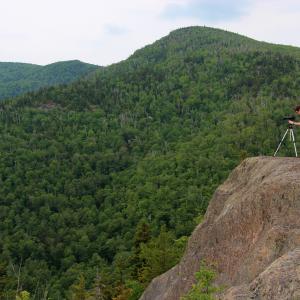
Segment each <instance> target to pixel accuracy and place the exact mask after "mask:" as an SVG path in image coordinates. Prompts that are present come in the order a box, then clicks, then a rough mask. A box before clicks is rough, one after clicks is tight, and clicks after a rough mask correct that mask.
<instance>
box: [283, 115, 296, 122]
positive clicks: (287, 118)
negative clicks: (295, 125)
mask: <svg viewBox="0 0 300 300" xmlns="http://www.w3.org/2000/svg"><path fill="white" fill-rule="evenodd" d="M282 120H284V121H295V120H296V118H295V116H288V117H283V118H282Z"/></svg>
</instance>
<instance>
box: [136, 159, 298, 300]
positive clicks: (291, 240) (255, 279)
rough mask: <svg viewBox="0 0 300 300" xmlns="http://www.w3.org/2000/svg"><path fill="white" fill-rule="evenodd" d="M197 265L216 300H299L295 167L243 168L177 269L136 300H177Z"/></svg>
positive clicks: (292, 162)
mask: <svg viewBox="0 0 300 300" xmlns="http://www.w3.org/2000/svg"><path fill="white" fill-rule="evenodd" d="M203 259H204V260H206V261H207V262H208V263H213V264H214V265H215V266H216V269H217V272H218V277H217V280H216V284H221V285H224V286H225V287H226V288H225V291H224V292H223V294H222V295H220V299H223V300H225V299H226V300H229V299H239V300H241V299H300V159H297V158H279V157H276V158H274V157H255V158H249V159H246V160H245V161H243V162H242V163H241V164H240V165H239V166H238V167H237V168H236V169H235V170H234V171H233V172H232V173H231V175H230V176H229V178H228V179H227V180H226V181H225V182H224V184H222V185H221V186H220V187H219V188H218V189H217V190H216V192H215V194H214V196H213V198H212V200H211V202H210V205H209V207H208V210H207V213H206V215H205V219H204V221H203V222H202V223H201V224H200V225H198V227H197V228H196V229H195V230H194V232H193V234H192V236H191V237H190V239H189V242H188V246H187V249H186V252H185V255H184V257H183V258H182V260H181V262H180V263H179V264H178V265H176V266H175V267H173V268H172V269H171V270H169V271H168V272H166V273H165V274H162V275H161V276H159V277H157V278H155V279H154V280H153V281H152V282H151V284H150V285H149V287H148V288H147V289H146V291H145V292H144V294H143V295H142V297H141V298H140V300H176V299H180V297H181V296H182V295H184V294H185V293H186V292H187V291H188V290H189V289H190V288H191V285H192V284H193V282H194V273H195V272H196V271H197V270H198V269H199V264H200V261H201V260H203Z"/></svg>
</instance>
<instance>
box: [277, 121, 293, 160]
mask: <svg viewBox="0 0 300 300" xmlns="http://www.w3.org/2000/svg"><path fill="white" fill-rule="evenodd" d="M288 133H289V135H290V141H292V142H293V144H294V149H295V155H296V157H298V153H297V148H296V143H295V135H294V130H293V125H289V126H288V128H287V130H286V131H285V133H284V135H283V137H282V139H281V141H280V143H279V145H278V147H277V149H276V151H275V153H274V156H276V154H277V152H278V151H279V148H280V146H281V144H282V142H283V141H284V139H285V137H286V135H287V134H288Z"/></svg>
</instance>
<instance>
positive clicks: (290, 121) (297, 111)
mask: <svg viewBox="0 0 300 300" xmlns="http://www.w3.org/2000/svg"><path fill="white" fill-rule="evenodd" d="M295 113H296V114H297V115H300V105H297V106H296V107H295ZM288 122H289V123H290V124H291V125H297V126H300V122H295V121H292V120H288Z"/></svg>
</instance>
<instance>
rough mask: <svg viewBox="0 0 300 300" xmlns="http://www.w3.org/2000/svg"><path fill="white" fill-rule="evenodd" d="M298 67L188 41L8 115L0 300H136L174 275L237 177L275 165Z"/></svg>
mask: <svg viewBox="0 0 300 300" xmlns="http://www.w3.org/2000/svg"><path fill="white" fill-rule="evenodd" d="M299 55H300V49H298V48H293V47H287V46H278V45H271V44H267V43H261V42H257V41H254V40H252V39H248V38H246V37H242V36H240V35H237V34H233V33H230V32H226V31H222V30H218V29H212V28H206V27H189V28H183V29H179V30H176V31H174V32H171V33H170V35H168V36H167V37H165V38H163V39H161V40H159V41H157V42H155V43H154V44H153V45H150V46H147V47H145V48H143V49H141V50H138V51H137V52H136V53H134V54H133V55H132V56H131V57H130V58H129V59H127V60H126V61H123V62H121V63H118V64H115V65H112V66H109V67H105V68H101V69H100V70H99V71H97V72H96V73H95V74H94V75H92V76H90V77H89V78H86V79H82V80H80V81H77V82H76V83H73V84H70V85H68V86H60V87H51V88H46V89H42V90H40V91H39V92H37V93H30V94H26V95H24V96H22V97H19V98H17V99H12V100H7V101H3V102H2V103H1V105H0V132H1V138H2V140H1V144H0V153H1V154H0V170H1V175H0V221H1V222H0V261H1V263H2V267H1V268H0V273H1V274H2V277H1V278H3V280H1V281H0V285H1V284H2V286H3V288H2V290H3V291H5V292H3V293H2V294H3V295H4V296H3V297H5V295H6V294H9V293H10V291H12V292H11V294H14V293H16V290H18V291H21V290H27V291H29V292H30V293H31V295H32V297H34V299H46V298H47V297H44V296H43V295H45V293H46V295H48V297H49V298H51V299H102V298H103V299H112V298H114V299H119V300H121V299H131V300H133V299H137V298H138V296H139V295H140V293H141V291H142V290H143V289H144V288H145V286H146V285H147V284H148V283H149V281H150V280H151V279H152V278H153V277H155V276H156V275H158V274H159V273H162V272H164V271H165V270H168V269H169V268H170V266H172V265H174V264H175V263H176V262H177V261H178V259H179V257H180V255H181V253H182V249H183V247H184V241H185V240H186V238H185V237H186V236H188V235H189V234H190V233H191V230H192V229H193V228H194V226H195V224H196V223H197V222H199V220H200V218H201V216H202V215H203V213H204V212H205V210H206V208H207V205H208V202H209V199H210V197H211V195H212V193H213V191H214V190H215V188H216V186H217V185H218V184H219V183H220V182H222V181H223V180H224V179H225V178H226V176H227V175H228V173H229V172H230V171H231V170H232V169H233V167H235V166H236V165H237V164H238V163H239V162H240V161H241V160H242V159H243V158H245V157H247V156H252V155H261V154H264V155H272V154H273V151H274V149H275V148H276V145H277V143H278V141H279V139H280V136H281V134H282V133H283V131H284V130H285V128H286V125H287V124H286V123H285V122H283V121H282V116H284V115H286V114H290V113H292V112H293V107H294V106H295V105H296V104H299V103H298V101H300V99H299V95H300V94H299V92H300V76H299V75H300V69H299V63H300V60H299ZM296 139H297V133H296ZM280 154H293V152H292V147H291V145H289V144H288V143H287V144H286V146H284V147H283V149H282V151H281V152H280ZM19 269H20V276H18V274H19V272H18V270H19ZM18 277H20V278H19V280H17V278H18ZM18 282H19V284H18ZM0 290H1V289H0ZM78 295H81V298H76V297H79V296H78ZM102 296H103V297H102ZM43 297H44V298H43ZM101 297H102V298H101Z"/></svg>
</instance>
